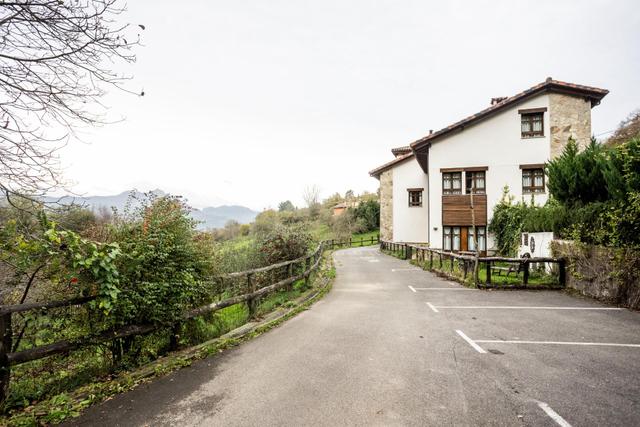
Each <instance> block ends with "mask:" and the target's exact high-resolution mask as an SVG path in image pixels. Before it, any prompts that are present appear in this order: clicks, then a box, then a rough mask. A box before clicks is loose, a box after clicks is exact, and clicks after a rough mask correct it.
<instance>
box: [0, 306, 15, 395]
mask: <svg viewBox="0 0 640 427" xmlns="http://www.w3.org/2000/svg"><path fill="white" fill-rule="evenodd" d="M12 337H13V333H12V329H11V313H9V314H5V315H3V316H0V339H1V341H0V403H2V402H4V401H5V399H6V398H7V395H8V394H9V381H10V379H11V366H9V358H8V356H7V355H8V354H9V353H10V352H11V346H12V344H13V343H12Z"/></svg>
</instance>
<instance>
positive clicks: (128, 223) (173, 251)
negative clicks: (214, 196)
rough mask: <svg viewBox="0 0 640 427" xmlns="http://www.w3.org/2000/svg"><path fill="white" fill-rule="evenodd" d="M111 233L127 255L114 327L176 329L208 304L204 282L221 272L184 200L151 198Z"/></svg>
mask: <svg viewBox="0 0 640 427" xmlns="http://www.w3.org/2000/svg"><path fill="white" fill-rule="evenodd" d="M108 227H109V229H110V238H111V239H112V240H113V241H117V242H118V244H119V246H120V248H121V250H122V253H123V256H122V257H120V259H119V260H118V271H119V272H120V291H121V295H120V297H119V299H118V304H117V306H116V308H115V310H114V315H113V316H112V318H111V320H112V322H114V323H117V324H127V323H132V322H133V323H136V322H152V323H171V322H172V321H174V320H175V319H177V317H178V316H180V314H181V313H182V312H183V311H184V310H185V309H186V308H188V307H193V306H194V305H197V304H199V303H201V302H202V301H204V300H205V298H206V296H207V286H206V284H205V283H204V282H203V280H204V279H206V278H208V277H210V276H211V275H212V274H213V273H214V272H215V271H216V270H215V264H214V262H215V257H214V254H213V249H212V245H211V244H210V243H211V242H207V241H206V240H205V239H198V235H199V233H198V231H197V230H196V222H195V221H194V220H193V219H191V218H190V217H189V208H188V207H187V206H186V205H185V204H184V203H183V202H182V201H181V200H180V199H179V198H176V197H171V196H166V197H158V198H155V197H153V196H149V198H148V199H147V200H144V201H142V203H141V204H140V206H139V207H137V208H136V209H135V210H134V211H133V213H130V214H128V215H127V216H125V217H119V218H116V221H115V223H114V224H112V225H109V226H108Z"/></svg>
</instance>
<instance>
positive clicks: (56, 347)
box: [0, 236, 380, 403]
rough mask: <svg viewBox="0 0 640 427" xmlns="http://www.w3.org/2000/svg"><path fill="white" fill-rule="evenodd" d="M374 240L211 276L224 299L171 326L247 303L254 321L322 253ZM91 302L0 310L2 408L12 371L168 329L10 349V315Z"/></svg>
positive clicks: (128, 330)
mask: <svg viewBox="0 0 640 427" xmlns="http://www.w3.org/2000/svg"><path fill="white" fill-rule="evenodd" d="M379 238H380V236H377V237H371V238H370V239H363V238H361V239H360V240H357V239H349V240H325V241H323V242H321V243H320V244H319V245H318V246H317V248H316V249H315V250H314V251H313V252H312V253H311V254H309V255H306V256H303V257H300V258H297V259H294V260H291V261H285V262H281V263H278V264H273V265H269V266H267V267H260V268H254V269H251V270H246V271H239V272H235V273H229V274H225V275H222V276H219V277H216V278H214V279H212V281H211V287H212V296H214V297H215V296H217V295H226V296H227V297H226V298H223V299H221V300H218V301H214V302H211V303H209V304H206V305H203V306H200V307H196V308H193V309H191V310H188V311H187V312H185V313H183V315H182V316H181V318H180V320H179V321H178V322H176V323H175V324H174V325H173V327H176V326H177V325H178V324H179V323H180V322H182V321H184V320H188V319H192V318H194V317H197V316H201V315H203V314H207V313H212V312H215V311H217V310H221V309H223V308H226V307H230V306H232V305H235V304H241V303H246V304H247V306H248V310H249V317H250V318H253V317H255V314H256V310H257V307H258V302H259V299H260V297H263V296H265V295H267V294H269V293H271V292H274V291H276V290H278V289H281V288H284V287H291V286H293V284H294V283H295V282H297V281H298V280H302V279H304V280H305V282H308V281H309V276H310V275H311V273H313V272H314V271H315V270H316V269H317V268H318V266H319V265H320V260H321V258H322V253H323V251H324V250H326V249H329V250H332V249H336V248H343V247H354V246H355V247H359V246H366V245H368V244H371V245H373V244H376V243H377V242H378V241H379ZM229 293H231V294H232V296H229V295H228V294H229ZM233 294H235V295H233ZM95 299H96V296H88V297H81V298H73V299H69V300H64V301H52V302H36V303H25V304H16V305H2V306H0V403H2V402H3V401H4V400H5V398H6V396H7V392H8V388H9V382H10V377H11V367H12V366H15V365H19V364H22V363H26V362H30V361H33V360H38V359H43V358H45V357H48V356H53V355H56V354H62V353H67V352H69V351H72V350H76V349H79V348H82V347H87V346H91V345H96V344H100V343H104V342H109V341H111V340H114V339H119V338H125V337H130V336H135V335H143V334H148V333H150V332H153V331H155V330H157V329H161V328H172V326H171V325H157V324H139V325H127V326H124V327H121V328H118V329H115V330H110V331H105V332H101V333H99V334H96V335H93V336H89V337H84V338H83V339H78V340H60V341H57V342H54V343H51V344H46V345H40V346H37V347H33V348H29V349H26V350H21V351H17V349H14V346H15V343H14V339H13V330H12V315H14V314H17V313H24V312H46V311H48V310H50V309H53V308H62V307H72V306H76V307H81V306H84V305H85V304H87V303H88V302H90V301H93V300H95ZM172 346H173V347H175V346H177V340H175V339H173V340H172Z"/></svg>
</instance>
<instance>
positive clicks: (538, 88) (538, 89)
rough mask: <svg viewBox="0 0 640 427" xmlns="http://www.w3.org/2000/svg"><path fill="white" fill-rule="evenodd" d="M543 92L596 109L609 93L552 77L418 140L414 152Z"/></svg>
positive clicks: (414, 143)
mask: <svg viewBox="0 0 640 427" xmlns="http://www.w3.org/2000/svg"><path fill="white" fill-rule="evenodd" d="M543 92H554V93H564V94H567V95H574V96H583V97H585V98H587V99H589V100H590V101H591V106H592V107H594V106H596V105H598V104H599V103H600V101H601V100H602V98H604V97H605V96H606V95H607V94H608V93H609V91H608V90H606V89H600V88H597V87H591V86H584V85H578V84H575V83H567V82H562V81H559V80H553V79H552V78H551V77H548V78H547V79H546V80H545V81H544V82H542V83H538V84H537V85H535V86H532V87H530V88H529V89H527V90H525V91H523V92H520V93H518V94H516V95H514V96H511V97H508V98H505V99H502V100H499V98H498V100H499V102H496V103H495V104H493V105H491V106H490V107H488V108H485V109H484V110H482V111H480V112H478V113H476V114H473V115H471V116H469V117H466V118H464V119H462V120H460V121H459V122H456V123H454V124H452V125H450V126H447V127H446V128H443V129H440V130H439V131H437V132H433V133H430V134H429V135H427V136H425V137H423V138H420V139H418V140H417V141H414V142H412V143H411V144H410V146H411V148H412V149H413V150H416V149H418V148H421V147H423V146H425V145H426V144H427V143H430V142H433V141H435V140H437V139H440V138H442V137H443V136H445V135H448V134H449V133H451V132H453V131H454V130H457V129H462V128H464V127H465V126H469V125H472V124H475V123H477V122H479V121H482V120H484V119H486V118H489V117H491V116H493V115H494V114H496V113H498V112H499V111H502V110H504V109H505V108H507V107H511V106H513V105H514V104H517V103H519V102H522V101H524V100H525V99H528V98H531V97H533V96H535V95H538V94H540V93H543Z"/></svg>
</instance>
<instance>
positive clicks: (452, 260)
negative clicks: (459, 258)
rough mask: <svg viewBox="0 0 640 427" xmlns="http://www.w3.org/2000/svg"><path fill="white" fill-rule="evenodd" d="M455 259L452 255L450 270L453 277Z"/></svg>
mask: <svg viewBox="0 0 640 427" xmlns="http://www.w3.org/2000/svg"><path fill="white" fill-rule="evenodd" d="M454 259H455V258H453V254H451V268H450V269H451V274H452V275H453V262H454V261H453V260H454Z"/></svg>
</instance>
